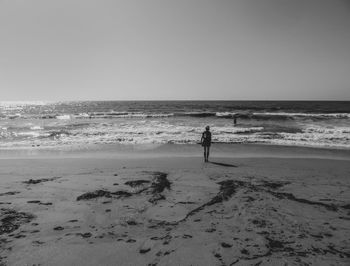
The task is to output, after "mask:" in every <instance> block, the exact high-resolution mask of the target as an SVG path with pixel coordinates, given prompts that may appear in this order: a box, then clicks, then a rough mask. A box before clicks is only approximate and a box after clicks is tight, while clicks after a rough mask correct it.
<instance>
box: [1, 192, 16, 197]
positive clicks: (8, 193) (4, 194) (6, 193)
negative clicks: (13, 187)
mask: <svg viewBox="0 0 350 266" xmlns="http://www.w3.org/2000/svg"><path fill="white" fill-rule="evenodd" d="M18 193H20V192H19V191H9V192H5V193H0V196H11V195H16V194H18Z"/></svg>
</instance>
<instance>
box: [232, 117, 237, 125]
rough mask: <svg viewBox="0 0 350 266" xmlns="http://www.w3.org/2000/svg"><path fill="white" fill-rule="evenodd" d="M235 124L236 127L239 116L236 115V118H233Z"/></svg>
mask: <svg viewBox="0 0 350 266" xmlns="http://www.w3.org/2000/svg"><path fill="white" fill-rule="evenodd" d="M233 124H234V125H237V115H234V116H233Z"/></svg>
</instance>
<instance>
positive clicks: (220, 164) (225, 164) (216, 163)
mask: <svg viewBox="0 0 350 266" xmlns="http://www.w3.org/2000/svg"><path fill="white" fill-rule="evenodd" d="M209 163H211V164H215V165H219V166H225V167H237V166H236V165H234V164H228V163H218V162H209Z"/></svg>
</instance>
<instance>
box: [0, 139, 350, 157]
mask: <svg viewBox="0 0 350 266" xmlns="http://www.w3.org/2000/svg"><path fill="white" fill-rule="evenodd" d="M149 156H151V157H163V156H166V157H171V156H175V157H183V156H185V157H202V147H201V146H200V145H198V144H144V145H141V144H139V145H131V144H129V145H125V144H117V145H116V144H106V145H87V146H85V147H84V148H81V149H77V148H72V149H69V148H68V147H67V148H65V149H57V148H41V147H34V148H28V149H22V148H19V149H0V160H1V159H16V158H17V159H21V158H22V159H26V158H30V159H34V158H37V159H40V158H60V157H61V158H64V157H67V158H79V157H82V158H90V157H92V158H94V157H96V158H99V157H108V158H124V157H126V158H147V157H149ZM210 157H212V158H213V157H229V158H259V157H270V158H324V159H337V160H350V150H349V149H334V148H321V147H301V146H284V145H270V144H225V143H220V144H213V145H212V146H211V156H210Z"/></svg>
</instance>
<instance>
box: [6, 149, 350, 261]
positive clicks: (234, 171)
mask: <svg viewBox="0 0 350 266" xmlns="http://www.w3.org/2000/svg"><path fill="white" fill-rule="evenodd" d="M179 147H180V148H179ZM180 151H181V152H180ZM243 151H246V152H245V153H244V152H243ZM282 151H283V152H282ZM0 157H1V158H0V176H1V178H0V208H1V212H0V215H1V217H0V219H1V227H0V261H1V263H0V265H349V263H350V248H349V247H350V240H349V239H350V226H349V220H350V210H349V208H350V179H349V176H350V164H349V159H350V156H349V151H346V150H325V149H309V148H291V147H289V148H288V147H282V148H280V147H272V146H257V145H241V146H240V145H236V146H235V145H221V146H220V145H218V146H216V147H215V145H214V148H213V151H212V157H211V158H210V162H209V163H203V159H202V150H201V148H200V147H199V146H198V145H197V146H196V145H192V146H190V145H173V146H172V145H168V146H166V145H165V146H159V147H157V148H154V149H146V148H143V149H134V150H133V151H130V150H129V151H128V152H126V151H123V150H122V151H119V152H113V150H108V151H106V150H104V149H100V150H97V151H93V152H92V151H79V152H76V153H73V152H71V153H70V152H61V153H57V152H56V153H55V152H44V151H40V150H33V151H31V152H28V151H27V152H22V153H20V152H15V153H13V152H12V153H11V152H2V153H1V156H0Z"/></svg>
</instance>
